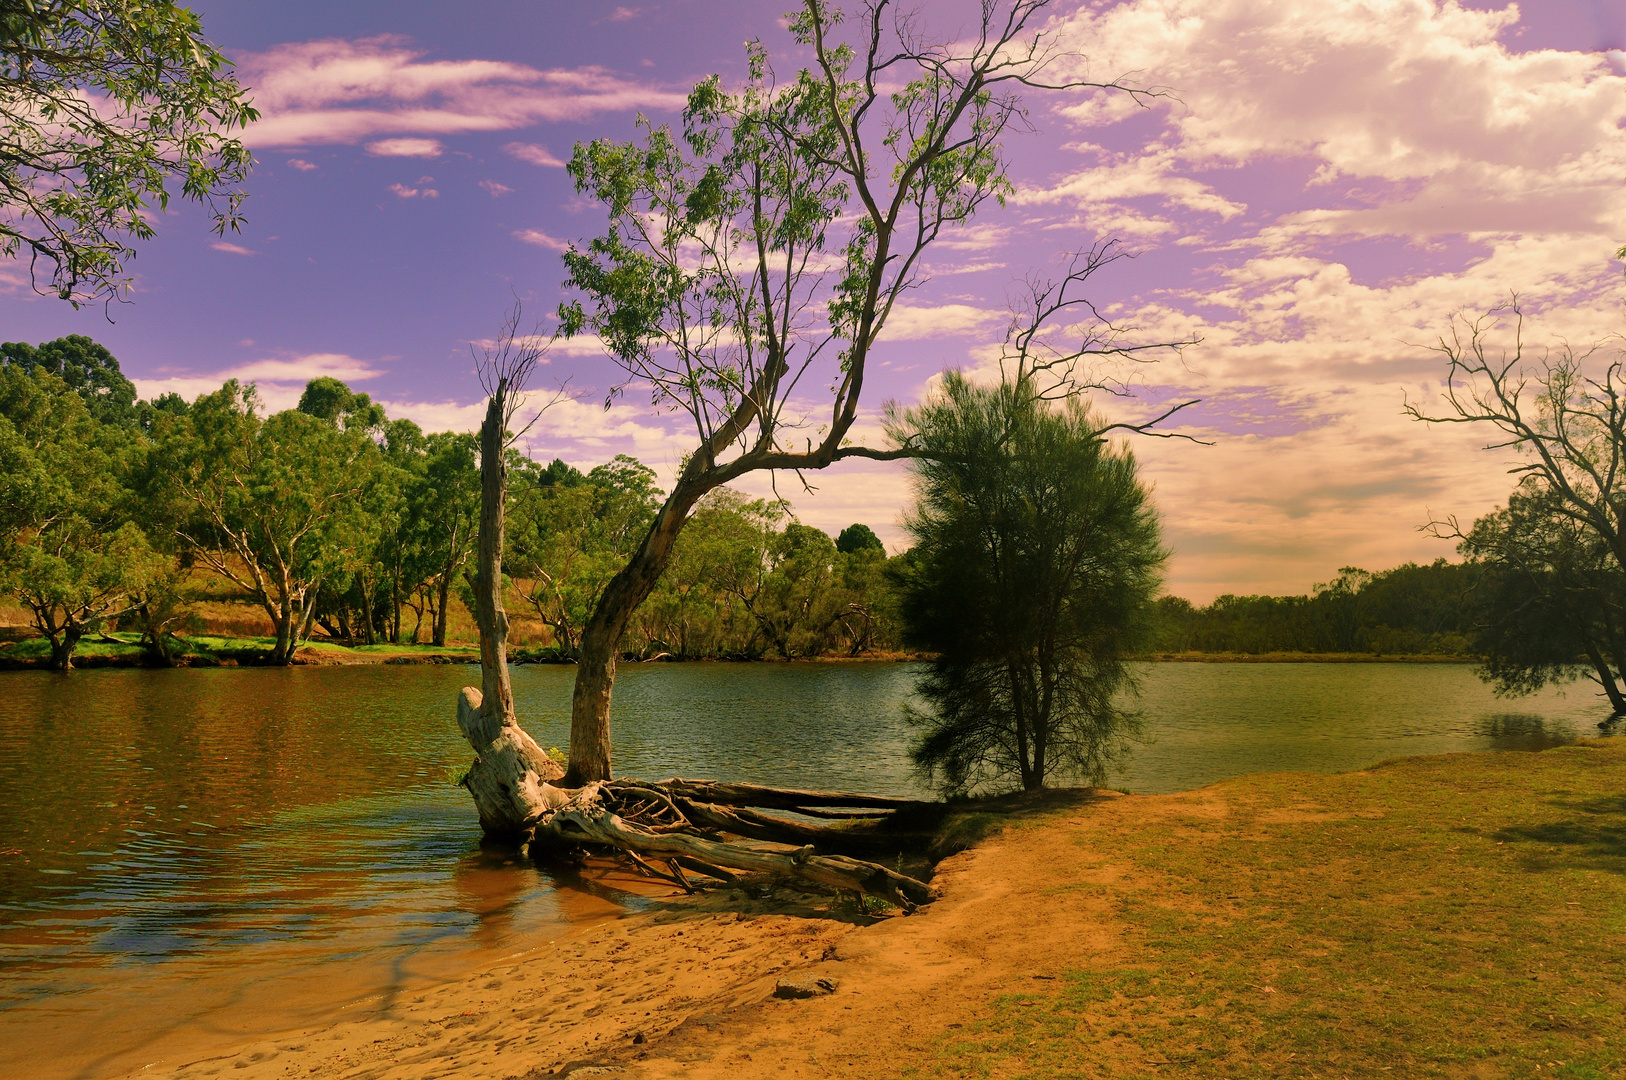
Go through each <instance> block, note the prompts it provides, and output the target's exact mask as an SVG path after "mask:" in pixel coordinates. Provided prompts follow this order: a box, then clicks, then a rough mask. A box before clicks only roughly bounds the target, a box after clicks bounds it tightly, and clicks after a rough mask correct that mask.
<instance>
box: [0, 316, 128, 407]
mask: <svg viewBox="0 0 1626 1080" xmlns="http://www.w3.org/2000/svg"><path fill="white" fill-rule="evenodd" d="M0 363H3V364H6V365H8V366H10V365H15V366H17V367H20V368H22V369H23V370H24V371H31V370H33V369H34V368H41V369H43V370H45V371H48V372H50V373H51V374H52V375H55V376H57V377H58V378H60V379H61V380H62V381H63V383H64V384H65V385H66V386H67V387H68V388H69V389H71V390H73V391H74V392H75V393H77V394H78V395H79V397H80V399H81V400H82V401H84V403H85V407H86V408H87V409H88V410H89V411H90V415H91V416H92V417H94V418H95V419H97V420H99V421H101V422H103V423H116V424H128V423H133V422H135V421H136V419H137V417H138V416H139V415H140V414H139V412H138V410H137V408H136V391H135V386H134V385H133V384H132V383H131V382H130V380H129V379H126V378H125V377H124V373H123V372H122V371H120V370H119V362H118V361H117V360H116V359H114V357H113V354H112V353H110V352H108V351H107V347H106V346H105V345H98V344H97V343H96V342H94V341H92V340H91V339H90V338H88V337H85V336H84V335H83V334H69V335H68V336H67V337H62V338H57V339H56V340H55V341H47V342H45V343H43V344H41V345H40V346H39V347H37V348H36V347H34V346H32V345H28V344H26V343H24V342H21V341H8V342H6V343H4V344H0Z"/></svg>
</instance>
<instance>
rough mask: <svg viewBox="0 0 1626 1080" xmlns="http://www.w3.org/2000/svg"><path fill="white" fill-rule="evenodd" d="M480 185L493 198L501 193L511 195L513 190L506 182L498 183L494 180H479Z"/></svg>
mask: <svg viewBox="0 0 1626 1080" xmlns="http://www.w3.org/2000/svg"><path fill="white" fill-rule="evenodd" d="M480 187H481V189H482V190H484V191H485V192H486V193H487V194H489V195H490V196H491V197H492V198H493V199H496V198H500V197H501V196H503V195H511V194H513V191H514V189H513V188H511V187H509V186H508V185H507V184H499V183H497V181H495V180H482V181H480Z"/></svg>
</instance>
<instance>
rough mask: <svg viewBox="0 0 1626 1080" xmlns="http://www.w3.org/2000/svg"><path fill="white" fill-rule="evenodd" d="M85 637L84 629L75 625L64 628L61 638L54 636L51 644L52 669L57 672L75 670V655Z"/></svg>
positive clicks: (69, 624) (71, 624)
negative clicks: (80, 641) (81, 639)
mask: <svg viewBox="0 0 1626 1080" xmlns="http://www.w3.org/2000/svg"><path fill="white" fill-rule="evenodd" d="M84 636H85V631H84V628H83V627H80V626H78V625H76V624H75V623H73V622H72V621H71V620H70V621H69V623H68V625H66V626H64V627H63V628H62V634H61V636H60V637H58V636H55V635H53V636H52V637H51V638H50V642H51V667H53V668H55V669H56V670H57V671H72V670H73V654H74V652H75V650H77V649H78V648H79V639H80V638H82V637H84Z"/></svg>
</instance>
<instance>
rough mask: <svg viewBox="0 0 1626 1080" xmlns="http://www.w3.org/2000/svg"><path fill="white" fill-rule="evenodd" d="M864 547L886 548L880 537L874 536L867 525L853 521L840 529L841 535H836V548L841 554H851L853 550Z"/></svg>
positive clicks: (883, 549)
mask: <svg viewBox="0 0 1626 1080" xmlns="http://www.w3.org/2000/svg"><path fill="white" fill-rule="evenodd" d="M865 549H870V550H874V551H885V550H886V545H885V544H883V543H881V538H880V537H879V536H876V535H875V533H874V531H873V530H872V529H870V527H869V526H868V525H860V524H857V523H854V524H852V525H849V526H847V527H846V528H845V529H842V530H841V535H840V536H838V537H836V550H837V551H839V552H841V553H842V554H843V555H851V554H852V553H853V552H855V551H863V550H865Z"/></svg>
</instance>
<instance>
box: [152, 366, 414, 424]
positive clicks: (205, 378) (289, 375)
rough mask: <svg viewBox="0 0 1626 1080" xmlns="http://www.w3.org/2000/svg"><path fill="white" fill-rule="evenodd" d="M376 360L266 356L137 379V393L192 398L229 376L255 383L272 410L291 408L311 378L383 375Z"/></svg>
mask: <svg viewBox="0 0 1626 1080" xmlns="http://www.w3.org/2000/svg"><path fill="white" fill-rule="evenodd" d="M384 373H385V372H384V369H383V368H381V367H379V366H378V365H377V363H376V362H375V361H371V360H360V359H357V358H356V357H354V356H349V355H346V354H344V353H307V354H305V355H302V356H293V357H266V358H263V359H259V360H252V361H250V362H248V363H246V364H237V365H234V366H232V367H228V368H224V369H222V370H219V371H214V372H209V373H186V374H160V375H159V376H158V377H156V378H135V377H132V378H131V379H130V381H131V382H132V383H134V384H135V388H136V393H137V394H139V395H140V396H141V397H143V398H147V399H149V400H150V399H152V398H155V397H158V396H159V395H160V394H169V393H175V394H180V395H181V396H182V397H183V398H185V399H186V400H188V401H191V400H193V399H195V398H197V397H198V396H199V395H201V394H209V393H213V392H214V391H216V390H218V389H220V386H221V384H222V383H224V382H225V381H226V380H227V379H236V380H237V381H238V382H240V383H254V384H255V385H256V386H257V387H258V389H259V393H260V400H261V401H262V402H263V403H264V404H265V407H266V408H267V409H268V410H269V411H271V412H279V411H281V410H283V409H291V408H293V407H294V406H295V405H297V404H299V395H300V394H302V393H304V390H305V384H306V383H307V382H309V381H310V380H312V379H316V378H321V377H323V376H327V377H330V378H334V379H340V380H342V381H344V382H347V383H354V382H364V381H366V380H368V379H374V378H377V377H378V376H380V375H383V374H384Z"/></svg>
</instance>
